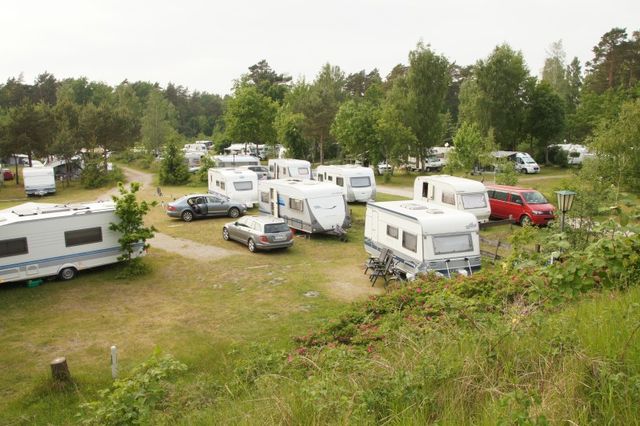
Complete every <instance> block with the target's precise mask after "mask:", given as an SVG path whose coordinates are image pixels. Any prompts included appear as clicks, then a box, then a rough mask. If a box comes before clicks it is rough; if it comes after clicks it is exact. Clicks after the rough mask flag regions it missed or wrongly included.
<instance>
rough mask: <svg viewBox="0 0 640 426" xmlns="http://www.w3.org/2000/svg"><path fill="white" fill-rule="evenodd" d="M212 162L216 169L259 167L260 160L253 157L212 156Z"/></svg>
mask: <svg viewBox="0 0 640 426" xmlns="http://www.w3.org/2000/svg"><path fill="white" fill-rule="evenodd" d="M213 162H214V163H215V165H216V167H217V168H221V167H240V166H259V165H260V159H259V158H258V157H254V156H253V155H214V156H213Z"/></svg>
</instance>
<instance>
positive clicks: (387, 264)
mask: <svg viewBox="0 0 640 426" xmlns="http://www.w3.org/2000/svg"><path fill="white" fill-rule="evenodd" d="M392 269H393V253H392V252H391V251H389V253H387V257H386V259H385V261H384V263H382V264H380V265H376V266H374V267H373V268H372V270H371V275H369V280H370V281H371V287H373V286H374V285H376V281H378V277H382V278H384V284H385V286H386V285H387V282H389V277H388V275H389V274H390V273H391V270H392Z"/></svg>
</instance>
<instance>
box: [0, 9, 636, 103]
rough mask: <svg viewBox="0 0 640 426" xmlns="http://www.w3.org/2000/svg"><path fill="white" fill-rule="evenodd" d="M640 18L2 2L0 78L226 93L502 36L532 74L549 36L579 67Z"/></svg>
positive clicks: (468, 48) (452, 51)
mask: <svg viewBox="0 0 640 426" xmlns="http://www.w3.org/2000/svg"><path fill="white" fill-rule="evenodd" d="M638 18H640V1H638V0H633V1H631V0H610V1H606V2H603V1H592V0H582V1H575V0H568V1H563V0H554V1H550V0H537V1H530V2H524V1H519V0H504V1H502V0H501V1H498V0H485V1H481V0H457V1H440V2H432V1H429V0H423V1H418V0H369V1H364V0H342V1H338V0H322V1H318V0H313V1H310V0H309V1H303V0H298V1H295V0H271V1H265V0H235V1H224V2H220V1H197V0H181V1H175V0H174V1H165V0H156V1H153V2H152V1H146V2H144V1H139V0H128V1H122V0H111V1H110V0H102V1H98V0H55V1H50V0H49V1H45V0H42V1H33V0H21V1H11V2H5V3H4V4H3V5H2V9H0V82H4V81H6V80H7V79H8V78H10V77H18V76H19V75H20V74H22V75H23V78H24V81H25V82H26V83H32V82H33V81H34V79H35V78H36V77H37V76H38V74H41V73H42V72H44V71H47V72H49V73H52V74H54V75H55V77H56V78H58V79H63V78H68V77H75V78H77V77H82V76H85V77H87V78H88V79H89V80H93V81H102V82H105V83H107V84H110V85H116V84H118V83H120V82H122V81H123V80H125V79H127V80H129V81H137V80H142V81H150V82H158V83H160V85H161V86H163V87H166V85H167V83H169V82H173V83H174V84H177V85H182V86H185V87H187V88H188V89H189V90H191V91H193V90H198V91H206V92H209V93H216V94H219V95H225V94H229V93H231V91H232V87H233V80H234V79H238V78H239V77H240V76H241V75H242V74H244V73H246V72H248V67H250V66H251V65H253V64H255V63H257V62H258V61H260V60H262V59H266V60H267V62H268V63H269V65H270V66H271V67H272V68H273V69H274V70H275V71H276V72H278V73H284V74H286V75H289V76H291V77H293V78H294V80H298V79H300V78H306V80H307V81H313V79H314V78H315V76H316V74H317V73H318V72H319V70H320V68H321V67H322V65H323V64H325V63H327V62H328V63H330V64H331V65H337V66H339V67H340V68H341V69H342V70H343V71H344V72H345V73H346V74H349V73H353V72H358V71H360V70H362V69H364V70H366V71H367V72H369V71H370V70H372V69H373V68H378V70H379V71H380V74H381V75H382V77H383V78H384V77H385V76H386V75H387V74H388V73H389V71H391V69H392V68H393V67H394V66H395V65H397V64H399V63H403V64H406V63H407V62H408V54H409V52H410V51H411V50H412V49H414V48H415V47H416V44H417V43H418V42H419V41H422V42H424V43H425V44H429V45H430V46H431V48H432V49H433V50H434V51H436V52H437V53H439V54H442V55H444V56H446V57H447V58H448V59H449V60H450V61H452V62H455V63H457V64H459V65H470V64H473V63H475V62H476V61H477V60H479V59H483V58H486V57H487V56H488V55H489V54H490V53H491V51H492V50H493V49H494V48H495V46H497V45H499V44H503V43H508V44H509V45H510V46H511V47H512V48H513V49H515V50H520V51H521V52H522V54H523V56H524V59H525V61H526V63H527V65H528V67H529V70H530V72H531V74H532V75H539V74H540V71H541V69H542V66H543V64H544V60H545V58H546V57H547V56H548V51H549V47H550V45H551V43H553V42H555V41H558V40H562V42H563V46H564V50H565V52H566V54H567V61H570V60H571V59H572V58H573V57H574V56H577V57H578V58H579V59H580V61H581V62H582V63H583V64H584V63H585V62H586V61H588V60H590V59H592V57H593V55H592V48H593V46H594V45H596V44H597V43H598V41H599V40H600V38H601V36H602V35H603V34H604V33H605V32H607V31H609V30H610V29H611V28H613V27H622V28H626V29H627V32H628V34H629V35H630V34H631V33H632V32H633V31H634V30H640V20H639V19H638Z"/></svg>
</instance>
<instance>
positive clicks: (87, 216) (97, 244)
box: [0, 202, 144, 282]
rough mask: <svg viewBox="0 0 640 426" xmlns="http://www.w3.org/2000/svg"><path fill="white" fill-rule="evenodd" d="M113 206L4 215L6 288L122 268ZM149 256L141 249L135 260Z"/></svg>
mask: <svg viewBox="0 0 640 426" xmlns="http://www.w3.org/2000/svg"><path fill="white" fill-rule="evenodd" d="M117 221H118V217H117V216H116V214H115V204H114V203H112V202H104V203H90V204H77V205H56V204H45V203H25V204H22V205H20V206H17V207H12V208H8V209H5V210H0V235H1V236H0V282H11V281H23V280H31V279H35V278H41V277H48V276H55V275H57V276H58V277H59V278H60V279H63V280H70V279H72V278H73V277H74V276H75V275H76V273H77V272H78V271H81V270H83V269H87V268H93V267H96V266H101V265H107V264H110V263H116V262H118V257H119V256H120V255H121V254H122V251H121V249H120V244H119V243H118V238H120V234H119V233H117V232H115V231H112V230H110V229H109V224H110V223H112V222H117ZM143 254H144V247H143V244H142V243H140V244H137V245H136V247H135V252H134V253H133V256H134V257H137V256H142V255H143Z"/></svg>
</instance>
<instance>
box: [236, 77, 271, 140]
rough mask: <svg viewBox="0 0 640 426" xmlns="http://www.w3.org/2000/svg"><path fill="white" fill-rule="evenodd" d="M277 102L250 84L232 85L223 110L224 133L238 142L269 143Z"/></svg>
mask: <svg viewBox="0 0 640 426" xmlns="http://www.w3.org/2000/svg"><path fill="white" fill-rule="evenodd" d="M277 106H278V104H277V103H276V102H275V101H273V100H272V99H271V98H269V97H267V96H265V95H263V94H262V93H260V92H259V91H258V89H257V88H256V87H255V86H254V85H242V86H240V87H238V88H236V91H235V93H234V96H233V98H231V99H229V100H228V101H227V107H226V110H225V112H224V123H225V126H226V128H225V133H226V137H227V138H229V139H230V140H232V141H234V142H238V143H249V142H253V143H266V144H273V142H274V141H275V129H274V127H273V122H274V120H275V116H276V112H277Z"/></svg>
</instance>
